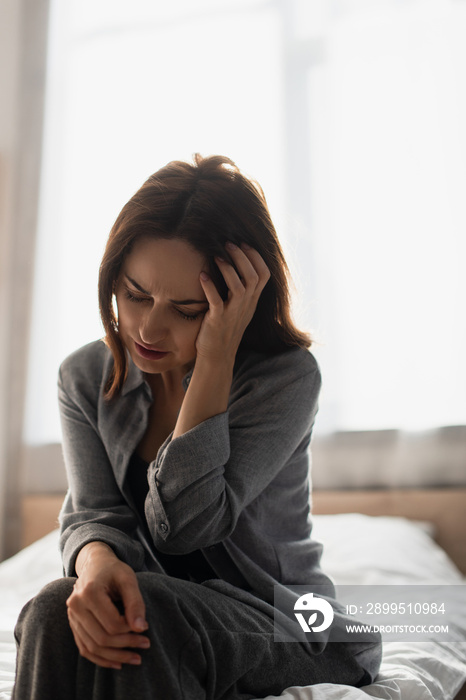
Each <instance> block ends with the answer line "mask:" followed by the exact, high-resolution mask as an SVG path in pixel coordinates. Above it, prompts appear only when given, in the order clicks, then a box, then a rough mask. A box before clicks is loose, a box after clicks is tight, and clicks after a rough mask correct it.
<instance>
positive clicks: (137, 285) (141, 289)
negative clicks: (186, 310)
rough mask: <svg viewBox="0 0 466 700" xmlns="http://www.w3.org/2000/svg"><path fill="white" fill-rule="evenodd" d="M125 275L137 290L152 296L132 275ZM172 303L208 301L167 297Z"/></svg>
mask: <svg viewBox="0 0 466 700" xmlns="http://www.w3.org/2000/svg"><path fill="white" fill-rule="evenodd" d="M125 277H126V278H127V279H128V280H129V282H131V284H132V285H133V286H134V287H136V289H137V290H138V291H139V292H142V294H146V295H147V296H148V297H150V296H152V295H151V294H150V292H148V291H146V290H145V289H144V288H143V287H141V285H140V284H138V283H137V282H136V280H133V278H132V277H130V276H129V275H127V274H126V273H125ZM168 301H169V302H170V303H172V304H177V305H179V306H190V305H191V304H208V303H209V302H208V301H207V299H169V300H168Z"/></svg>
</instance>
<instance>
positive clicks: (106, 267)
mask: <svg viewBox="0 0 466 700" xmlns="http://www.w3.org/2000/svg"><path fill="white" fill-rule="evenodd" d="M142 236H154V237H156V238H164V239H173V238H176V239H180V240H183V241H186V242H187V243H189V244H190V245H192V246H193V248H195V249H196V250H198V251H199V252H200V253H201V254H203V255H204V256H205V258H206V260H207V264H208V272H209V274H210V275H211V277H212V279H213V281H214V283H215V285H216V287H217V289H218V290H219V293H220V294H221V295H222V298H223V299H226V297H227V293H228V290H227V288H226V285H225V281H224V279H223V276H222V275H221V273H220V271H219V269H218V267H217V265H216V264H215V262H214V257H215V256H220V257H223V258H225V259H227V260H229V261H230V262H232V261H231V259H230V258H229V256H228V253H227V251H226V250H225V248H224V246H225V243H226V242H227V241H231V242H233V243H236V244H237V245H239V244H241V243H242V242H245V243H247V244H249V245H250V246H251V247H253V248H255V249H256V250H257V251H258V252H259V253H260V254H261V256H262V257H263V259H264V261H265V263H266V265H267V267H268V268H269V270H270V273H271V276H270V279H269V281H268V282H267V284H266V286H265V288H264V290H263V291H262V293H261V296H260V297H259V302H258V304H257V308H256V311H255V314H254V317H253V319H252V321H251V322H250V324H249V326H248V327H247V328H246V331H245V332H244V335H243V338H242V341H241V344H240V346H239V352H240V351H244V350H246V351H248V350H256V351H259V352H267V353H279V352H282V351H284V350H285V349H287V348H290V347H296V346H297V347H304V348H307V347H309V346H310V345H311V339H310V337H309V335H308V334H306V333H303V332H301V331H299V330H298V329H297V328H296V327H295V325H294V323H293V321H292V319H291V313H290V293H289V287H288V278H289V270H288V266H287V264H286V261H285V258H284V256H283V252H282V249H281V246H280V243H279V241H278V238H277V234H276V232H275V228H274V226H273V224H272V221H271V218H270V214H269V210H268V207H267V203H266V201H265V197H264V193H263V192H262V189H261V188H260V186H259V185H258V184H257V183H256V182H254V181H253V180H250V179H248V178H247V177H245V176H244V175H243V174H241V173H240V171H239V169H238V168H237V167H236V165H235V164H234V163H233V162H232V161H231V160H230V159H229V158H226V157H224V156H210V157H207V158H203V157H202V156H200V155H198V154H196V155H195V156H194V164H190V163H185V162H182V161H173V162H171V163H169V164H168V165H166V166H165V167H164V168H161V170H159V171H157V172H156V173H155V174H154V175H151V176H150V177H149V179H148V180H147V181H146V182H145V183H144V184H143V185H142V187H141V188H140V189H139V190H138V191H137V192H136V194H135V195H134V196H133V197H132V198H131V199H130V200H129V202H128V203H127V204H125V206H124V207H123V209H122V210H121V212H120V214H119V216H118V218H117V220H116V221H115V223H114V225H113V227H112V230H111V232H110V236H109V238H108V242H107V246H106V249H105V253H104V256H103V259H102V263H101V266H100V274H99V306H100V315H101V318H102V323H103V326H104V329H105V342H106V343H107V345H108V347H109V348H110V350H111V351H112V354H113V358H114V366H113V372H112V374H111V376H110V378H109V381H108V383H107V386H106V398H107V399H112V398H114V397H116V396H118V394H119V392H120V391H121V388H122V386H123V383H124V381H125V378H126V374H127V359H126V352H125V348H124V345H123V343H122V341H121V338H120V336H119V333H118V322H117V319H116V316H115V311H114V307H113V303H112V302H113V293H114V289H115V284H116V281H117V278H118V276H119V273H120V269H121V267H122V264H123V261H124V260H125V258H126V256H127V255H128V253H129V252H130V250H131V248H132V246H133V245H134V244H135V242H136V241H137V240H139V239H140V238H141V237H142Z"/></svg>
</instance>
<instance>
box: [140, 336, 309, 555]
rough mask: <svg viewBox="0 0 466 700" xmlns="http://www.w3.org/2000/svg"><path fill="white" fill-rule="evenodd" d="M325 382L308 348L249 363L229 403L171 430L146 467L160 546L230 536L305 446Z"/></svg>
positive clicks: (192, 545) (148, 507) (185, 548)
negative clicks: (177, 432) (176, 432)
mask: <svg viewBox="0 0 466 700" xmlns="http://www.w3.org/2000/svg"><path fill="white" fill-rule="evenodd" d="M320 386H321V378H320V371H319V368H318V366H317V363H316V361H315V359H314V358H313V356H312V355H311V354H310V353H308V352H307V351H304V350H299V349H295V350H292V351H289V352H287V353H282V354H281V355H278V356H274V357H268V358H266V359H263V360H262V361H261V362H259V363H257V364H256V363H254V362H252V363H246V366H245V368H243V369H241V370H240V371H239V373H238V375H235V378H234V381H233V385H232V392H231V398H230V404H229V408H228V411H226V412H225V413H221V414H219V415H216V416H214V417H212V418H209V419H208V420H206V421H204V422H202V423H200V424H199V425H198V426H196V427H195V428H193V429H191V430H189V431H188V432H186V433H185V434H184V435H181V436H180V437H178V438H176V439H174V440H172V439H171V437H169V438H167V440H166V441H165V443H164V444H163V445H162V447H161V448H160V450H159V453H158V455H157V459H156V460H155V461H154V462H152V463H151V465H150V467H149V473H148V478H149V495H148V497H147V499H146V504H145V512H146V518H147V522H148V525H149V529H150V532H151V535H152V538H153V540H154V543H155V545H156V547H157V548H158V549H159V550H161V551H164V552H167V553H171V554H181V553H186V552H190V551H193V550H195V549H199V548H203V547H207V546H211V545H213V544H216V543H218V542H221V541H222V540H224V539H225V538H226V537H228V536H229V535H230V534H231V533H232V532H233V530H234V529H235V526H236V523H237V520H238V517H239V516H240V514H241V512H242V510H243V509H244V508H245V507H246V506H248V505H249V504H250V503H251V502H252V501H253V500H254V499H255V498H256V497H257V496H258V495H259V494H261V493H262V492H263V491H264V490H265V489H266V488H267V487H268V486H269V485H270V484H271V482H272V481H273V479H274V478H275V477H276V476H277V474H278V473H279V472H280V471H281V470H282V469H285V468H286V467H287V465H288V464H289V463H290V462H291V461H292V460H293V458H294V457H295V456H296V455H298V454H299V455H302V453H303V452H307V450H308V448H309V441H310V438H311V431H312V426H313V423H314V419H315V415H316V412H317V400H318V395H319V391H320Z"/></svg>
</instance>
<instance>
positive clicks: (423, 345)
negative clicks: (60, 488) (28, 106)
mask: <svg viewBox="0 0 466 700" xmlns="http://www.w3.org/2000/svg"><path fill="white" fill-rule="evenodd" d="M465 31H466V8H465V6H464V4H462V3H459V2H454V0H436V1H428V2H427V1H425V0H422V1H421V0H418V1H415V0H412V1H407V2H403V3H400V2H397V1H396V0H386V1H383V2H380V3H376V4H375V3H373V2H368V1H365V2H364V1H363V0H351V1H350V0H339V1H338V2H332V3H326V2H322V1H317V0H316V1H315V2H312V3H310V2H308V1H307V0H300V1H299V0H288V1H287V0H281V1H280V0H274V1H272V0H270V1H267V0H262V1H260V0H255V1H253V0H241V1H240V0H231V1H226V0H223V1H222V2H217V1H216V2H214V0H210V1H208V0H204V2H197V3H195V4H193V3H192V2H188V1H187V0H184V1H182V0H173V1H172V2H170V3H154V2H152V1H151V0H137V1H135V2H132V3H126V2H121V1H115V0H114V1H112V2H109V1H105V0H93V2H90V1H89V0H87V1H83V0H79V1H78V0H67V2H59V1H58V0H53V2H52V24H51V32H50V35H51V41H50V61H49V83H48V94H47V112H46V131H45V141H44V144H45V145H44V153H45V155H44V165H43V187H42V198H41V212H40V230H39V245H38V256H37V275H36V282H35V289H36V291H35V313H34V323H33V329H32V341H31V363H30V381H29V386H30V391H29V399H28V412H27V420H26V431H25V433H26V440H27V442H28V443H30V444H37V443H44V442H55V441H57V440H59V436H60V432H59V426H58V414H57V408H56V396H55V384H56V374H57V370H58V365H59V363H60V361H61V360H62V359H63V358H64V357H65V356H66V355H67V354H68V353H69V352H71V351H72V350H74V349H76V348H77V347H79V346H80V345H83V344H84V343H86V342H89V341H92V340H94V339H95V338H97V337H100V336H101V334H102V330H101V327H100V323H99V319H98V313H97V291H96V285H97V273H98V265H99V262H100V257H101V255H102V251H103V246H104V244H105V240H106V237H107V235H108V232H109V230H110V228H111V225H112V223H113V221H114V219H115V217H116V215H117V214H118V212H119V210H120V208H121V206H122V205H123V204H124V202H125V201H127V199H128V198H129V197H130V196H131V195H132V194H133V192H134V191H135V190H136V189H137V188H138V187H139V186H140V184H142V182H143V181H144V180H145V178H146V177H147V176H148V175H150V174H151V173H152V172H154V171H155V170H157V169H158V168H159V167H161V166H162V165H164V164H165V163H166V162H168V161H169V160H173V159H177V158H181V159H189V158H190V157H191V155H192V153H193V152H195V151H198V152H200V153H203V154H210V153H222V154H225V155H228V156H229V157H231V158H232V159H233V160H235V161H236V162H237V163H238V165H239V166H240V167H241V168H242V169H243V170H244V171H245V172H247V173H250V174H251V175H253V176H254V177H256V178H257V179H258V180H259V182H260V183H261V184H262V186H263V188H264V190H265V193H266V196H267V199H268V202H269V205H270V208H271V212H272V217H273V219H274V221H275V223H276V225H277V228H278V231H279V235H280V237H281V239H282V241H283V243H284V247H285V251H286V252H287V254H288V257H289V260H290V263H291V268H292V272H293V275H294V278H295V281H296V284H297V288H298V293H299V296H300V300H301V301H300V304H299V305H298V318H299V319H300V321H301V325H303V326H304V327H306V328H309V327H311V328H313V329H314V335H315V336H316V337H317V339H318V341H319V343H318V344H316V346H315V354H316V356H317V357H318V359H319V361H320V363H321V366H322V369H323V374H324V389H323V394H322V400H321V409H320V416H319V420H318V424H317V429H318V430H322V431H325V430H334V429H346V430H352V429H375V428H393V427H399V428H413V429H417V428H419V429H422V428H427V427H432V426H436V425H446V424H454V423H464V422H465V421H466V415H465V413H466V408H465V402H464V397H465V394H466V369H465V366H464V362H463V361H462V358H463V357H464V356H465V354H466V332H465V328H464V323H463V322H462V317H463V315H464V312H463V309H462V304H463V300H464V299H465V298H466V295H465V291H466V290H465V284H466V283H465V278H464V275H463V274H462V270H461V268H462V262H463V260H464V259H466V256H465V245H466V244H465V237H464V233H463V232H464V230H465V223H466V222H465V218H466V214H465V208H464V204H463V202H464V196H463V192H464V191H465V185H466V166H465V163H466V158H465V156H466V143H465V137H464V129H462V125H463V124H464V123H466V99H465V91H464V87H463V86H464V85H465V84H466V48H465V45H464V36H465Z"/></svg>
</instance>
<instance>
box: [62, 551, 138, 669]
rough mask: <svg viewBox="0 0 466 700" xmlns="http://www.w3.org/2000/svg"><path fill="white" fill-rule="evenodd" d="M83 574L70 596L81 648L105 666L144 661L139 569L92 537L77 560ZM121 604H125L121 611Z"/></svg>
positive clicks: (71, 615)
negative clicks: (119, 606)
mask: <svg viewBox="0 0 466 700" xmlns="http://www.w3.org/2000/svg"><path fill="white" fill-rule="evenodd" d="M76 571H77V573H78V579H77V581H76V584H75V586H74V589H73V593H72V594H71V596H70V597H69V598H68V601H67V606H68V619H69V622H70V627H71V630H72V632H73V635H74V639H75V642H76V645H77V647H78V649H79V652H80V654H81V655H82V656H84V657H85V658H86V659H88V660H89V661H92V662H93V663H95V664H97V665H98V666H103V667H105V668H115V669H121V665H122V664H132V665H139V664H140V663H141V656H140V655H139V654H137V653H136V652H135V651H133V650H135V649H147V648H148V647H149V646H150V642H149V639H148V637H146V636H144V635H143V634H141V633H142V632H144V631H146V630H147V628H148V625H147V622H146V618H145V613H146V610H145V605H144V600H143V598H142V595H141V591H140V590H139V585H138V581H137V578H136V574H135V573H134V571H133V569H131V567H129V566H128V565H127V564H125V563H124V562H122V561H121V560H120V559H118V557H117V556H116V555H115V553H114V552H113V550H112V549H111V548H110V547H108V546H107V545H106V544H104V543H103V542H90V543H89V544H87V545H85V546H84V547H83V548H82V549H81V551H80V552H79V555H78V558H77V561H76ZM116 603H119V604H121V606H122V610H123V614H120V612H119V610H118V608H117V606H116Z"/></svg>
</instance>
